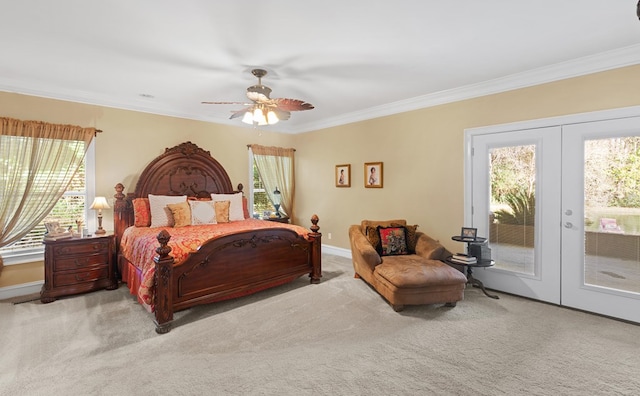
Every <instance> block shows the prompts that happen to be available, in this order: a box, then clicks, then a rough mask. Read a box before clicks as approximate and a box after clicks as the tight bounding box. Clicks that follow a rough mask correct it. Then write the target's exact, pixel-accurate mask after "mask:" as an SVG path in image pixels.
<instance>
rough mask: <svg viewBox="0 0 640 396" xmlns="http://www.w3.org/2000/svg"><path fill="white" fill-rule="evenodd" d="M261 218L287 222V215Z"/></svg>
mask: <svg viewBox="0 0 640 396" xmlns="http://www.w3.org/2000/svg"><path fill="white" fill-rule="evenodd" d="M262 220H267V221H275V222H277V223H289V217H288V216H282V217H263V218H262Z"/></svg>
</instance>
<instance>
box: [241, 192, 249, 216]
mask: <svg viewBox="0 0 640 396" xmlns="http://www.w3.org/2000/svg"><path fill="white" fill-rule="evenodd" d="M242 210H243V211H244V218H245V219H248V218H249V217H251V216H249V208H248V204H247V197H242Z"/></svg>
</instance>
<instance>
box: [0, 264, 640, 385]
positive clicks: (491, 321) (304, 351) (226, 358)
mask: <svg viewBox="0 0 640 396" xmlns="http://www.w3.org/2000/svg"><path fill="white" fill-rule="evenodd" d="M323 260H324V262H323V264H324V271H323V274H324V278H323V282H322V283H321V284H319V285H309V284H308V282H307V280H306V279H304V278H300V279H299V280H297V281H295V282H294V283H292V284H289V285H285V286H283V287H279V288H277V289H273V290H268V291H265V292H262V293H259V294H257V295H254V296H249V297H245V298H241V299H237V300H232V301H226V302H223V303H218V304H214V305H209V306H205V307H198V308H194V309H191V310H187V311H183V312H181V313H179V314H178V315H177V319H176V321H175V325H174V328H173V330H172V331H171V332H170V333H168V334H165V335H157V334H156V333H155V332H154V326H153V323H152V318H151V315H150V314H148V313H147V312H146V311H145V310H144V309H143V308H142V307H140V306H139V305H138V304H137V303H135V302H134V301H133V299H132V298H131V297H130V296H128V295H127V293H126V289H125V288H124V287H121V288H120V289H118V290H116V291H106V290H105V291H99V292H94V293H89V294H85V295H82V296H76V297H70V298H65V299H61V300H58V301H56V302H54V303H51V304H47V305H42V304H40V303H39V302H38V301H33V302H26V303H22V304H10V303H2V304H0V394H2V395H214V394H215V395H638V394H640V326H637V325H633V324H629V323H624V322H620V321H615V320H612V319H608V318H603V317H599V316H595V315H591V314H587V313H583V312H577V311H573V310H569V309H565V308H560V307H556V306H552V305H547V304H543V303H538V302H534V301H530V300H526V299H522V298H518V297H514V296H510V295H505V294H500V296H501V299H500V300H493V299H490V298H487V297H485V296H484V295H483V294H482V293H481V292H480V291H479V290H477V289H467V291H466V293H465V300H464V301H461V302H460V303H458V306H457V307H455V308H445V307H442V306H415V307H407V308H406V310H405V311H404V312H402V313H396V312H394V311H393V310H392V309H391V308H390V307H389V306H388V305H387V304H386V302H384V301H383V300H382V299H381V298H380V297H379V296H378V295H377V294H375V292H374V291H372V290H371V289H370V288H369V287H368V286H367V285H365V284H364V283H363V282H362V281H361V280H356V279H353V274H352V269H351V263H350V261H349V260H348V259H344V258H340V257H335V256H324V257H323Z"/></svg>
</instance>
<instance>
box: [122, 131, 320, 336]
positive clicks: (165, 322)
mask: <svg viewBox="0 0 640 396" xmlns="http://www.w3.org/2000/svg"><path fill="white" fill-rule="evenodd" d="M115 190H116V194H115V195H114V197H115V204H114V232H115V237H116V246H117V264H118V265H117V267H118V272H119V275H120V277H121V278H122V280H123V282H125V283H127V286H128V287H129V290H130V291H131V293H132V294H135V295H136V296H137V298H138V301H140V302H141V303H143V304H145V305H146V306H147V309H149V310H150V311H151V312H153V313H154V315H155V325H156V332H157V333H159V334H163V333H167V332H169V331H170V330H171V324H172V321H173V313H174V312H176V311H179V310H183V309H187V308H190V307H193V306H196V305H201V304H208V303H212V302H216V301H222V300H226V299H230V298H236V297H242V296H245V295H249V294H253V293H256V292H258V291H261V290H265V289H268V288H271V287H275V286H279V285H282V284H285V283H288V282H291V281H293V280H295V279H297V278H299V277H300V276H304V275H308V276H309V278H310V283H319V282H320V279H321V277H322V269H321V248H320V245H321V236H322V235H321V234H320V233H319V232H318V231H319V228H320V227H318V216H316V215H313V216H312V217H311V226H310V227H309V229H306V228H304V227H300V226H295V225H289V224H282V223H277V222H271V221H266V220H256V219H251V218H246V217H248V214H247V210H246V200H244V199H243V203H244V205H245V207H244V210H243V213H244V216H243V219H242V220H238V221H230V222H229V224H217V225H190V226H188V227H181V228H177V227H171V226H161V227H146V229H145V227H143V226H141V225H140V224H137V225H136V221H138V222H139V221H140V214H139V212H138V209H137V206H139V203H140V201H141V200H142V199H143V198H147V199H149V198H150V197H151V198H155V197H154V196H162V197H171V196H186V197H187V199H188V200H195V201H201V200H208V199H209V197H211V196H212V194H226V195H228V196H232V195H233V196H235V195H238V194H242V185H241V184H239V185H238V187H237V189H235V190H234V189H233V187H232V184H231V181H230V179H229V176H228V174H227V172H226V170H225V169H224V168H223V167H222V166H221V165H220V163H219V162H218V161H216V160H215V159H214V158H212V157H211V155H210V153H209V152H208V151H205V150H203V149H201V148H200V147H198V146H197V145H195V144H193V143H191V142H185V143H182V144H179V145H178V146H175V147H172V148H167V149H166V150H165V152H164V153H163V154H162V155H160V156H158V157H157V158H155V159H154V160H152V161H151V162H150V163H149V164H148V165H147V167H146V168H145V169H144V171H143V172H142V173H141V174H140V177H139V179H138V182H137V184H136V187H135V191H134V192H133V193H127V194H125V193H124V190H125V186H124V185H122V184H121V183H118V184H117V185H116V187H115ZM226 195H225V196H226ZM134 203H135V206H136V210H135V211H134ZM223 203H224V202H223ZM216 208H218V207H217V206H216ZM245 218H246V219H245ZM144 225H146V224H144ZM152 225H153V224H152ZM176 225H177V223H176ZM216 226H221V227H220V228H216ZM142 234H145V235H146V237H145V238H147V239H146V240H145V241H143V240H142V238H143V235H142ZM149 234H152V238H153V240H152V241H151V242H149V240H148V238H149ZM182 234H190V235H191V236H194V235H197V236H198V237H199V238H200V240H199V241H197V246H195V245H193V243H194V242H193V241H191V242H190V244H189V243H186V242H184V241H182V240H178V238H182ZM130 243H134V245H129V244H130ZM185 246H186V247H187V248H186V250H185ZM150 250H153V251H150ZM172 251H173V253H172ZM140 260H142V261H141V262H138V261H140Z"/></svg>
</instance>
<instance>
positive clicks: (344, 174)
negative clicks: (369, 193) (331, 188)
mask: <svg viewBox="0 0 640 396" xmlns="http://www.w3.org/2000/svg"><path fill="white" fill-rule="evenodd" d="M336 187H351V164H344V165H336Z"/></svg>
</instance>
